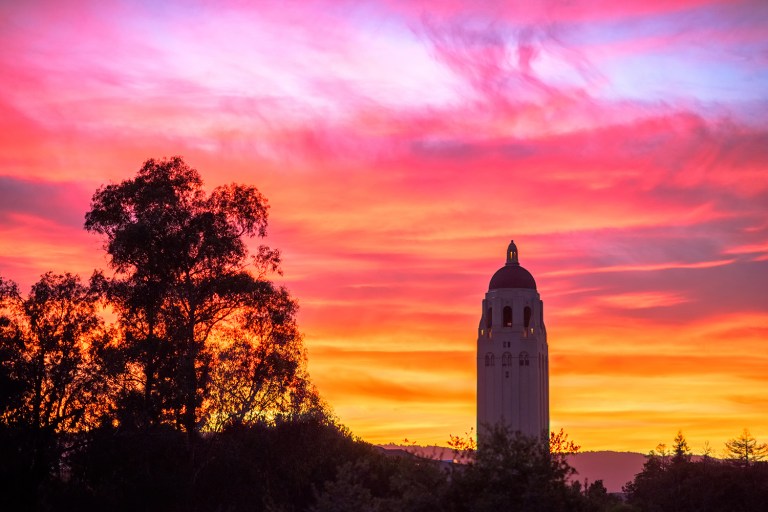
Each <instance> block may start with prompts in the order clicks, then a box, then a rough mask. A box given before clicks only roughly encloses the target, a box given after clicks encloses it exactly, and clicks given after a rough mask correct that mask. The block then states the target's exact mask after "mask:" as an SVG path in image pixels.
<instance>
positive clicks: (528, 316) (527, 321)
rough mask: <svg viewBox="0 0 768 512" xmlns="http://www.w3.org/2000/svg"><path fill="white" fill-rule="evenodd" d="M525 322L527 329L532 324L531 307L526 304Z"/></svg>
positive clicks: (524, 311)
mask: <svg viewBox="0 0 768 512" xmlns="http://www.w3.org/2000/svg"><path fill="white" fill-rule="evenodd" d="M523 324H524V325H525V330H526V331H527V330H528V327H529V326H530V325H531V308H530V307H528V306H525V309H524V310H523Z"/></svg>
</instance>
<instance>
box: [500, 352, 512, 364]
mask: <svg viewBox="0 0 768 512" xmlns="http://www.w3.org/2000/svg"><path fill="white" fill-rule="evenodd" d="M501 366H512V354H510V353H509V352H504V354H503V355H502V356H501Z"/></svg>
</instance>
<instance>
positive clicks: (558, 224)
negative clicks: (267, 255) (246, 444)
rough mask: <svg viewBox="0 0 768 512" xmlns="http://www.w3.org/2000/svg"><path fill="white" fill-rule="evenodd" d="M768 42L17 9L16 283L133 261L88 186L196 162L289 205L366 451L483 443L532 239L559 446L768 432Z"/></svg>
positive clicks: (11, 236)
mask: <svg viewBox="0 0 768 512" xmlns="http://www.w3.org/2000/svg"><path fill="white" fill-rule="evenodd" d="M767 27H768V3H766V2H764V1H746V2H738V1H732V0H720V1H704V0H660V1H654V2H648V1H646V0H643V1H635V0H632V1H622V2H615V1H609V0H604V1H591V2H585V1H576V0H570V1H564V0H563V1H560V0H548V1H526V2H518V1H504V2H501V1H483V0H468V1H461V0H447V1H435V0H431V1H430V0H427V1H424V2H413V1H406V0H380V1H370V2H366V1H345V0H336V1H325V0H307V1H302V2H277V1H274V2H272V1H253V2H249V1H235V0H232V1H217V2H209V1H202V0H201V1H188V2H186V1H185V2H182V1H168V2H154V1H143V2H142V1H124V2H121V1H114V2H102V1H77V0H71V1H69V0H68V1H61V0H57V1H37V0H29V1H25V2H10V1H7V2H0V76H2V79H0V275H1V276H3V277H5V278H10V279H13V280H15V281H16V282H18V283H19V284H20V285H21V286H22V287H23V289H25V290H28V287H29V286H30V285H31V284H32V283H33V282H35V281H36V280H37V278H38V277H39V276H40V274H42V273H43V272H46V271H48V270H54V271H57V272H64V271H70V272H76V273H79V274H81V275H82V276H83V277H87V276H89V275H90V274H91V272H92V271H93V269H95V268H100V269H106V268H107V259H106V257H105V254H104V251H103V250H102V247H103V240H100V239H99V238H98V236H96V235H92V234H88V233H86V232H85V231H84V229H83V221H84V219H83V216H84V214H85V212H86V211H87V210H88V209H89V205H90V198H91V196H92V195H93V193H94V192H95V191H96V189H97V188H98V187H99V186H101V185H104V184H108V183H117V182H120V181H121V180H124V179H128V178H131V177H132V176H134V175H135V173H136V171H138V169H139V168H140V167H141V164H142V163H143V162H144V161H145V160H146V159H148V158H162V157H169V156H173V155H181V156H183V157H184V159H185V161H186V162H187V163H188V164H189V165H191V166H192V167H194V168H196V169H198V170H199V171H200V173H201V174H202V176H203V179H204V180H205V183H206V186H207V187H209V188H213V187H215V186H217V185H221V184H225V183H230V182H239V183H246V184H250V185H255V186H256V187H258V188H259V190H260V191H261V192H262V193H263V194H264V195H265V196H266V197H267V198H268V200H269V204H270V226H269V236H268V238H267V243H269V244H270V245H271V246H273V247H276V248H279V249H281V251H282V255H283V275H282V276H281V277H278V281H279V282H281V283H282V284H284V285H285V286H286V287H288V289H289V290H290V291H291V293H292V294H293V295H294V296H295V297H296V298H297V299H298V301H299V303H300V306H301V311H300V313H299V323H300V327H301V330H302V332H303V333H304V337H305V344H306V346H307V348H308V353H309V371H310V374H311V377H312V379H313V381H314V382H315V384H316V385H317V387H318V389H319V391H320V393H321V394H322V396H323V397H324V398H325V399H326V400H327V401H328V402H329V404H330V405H331V406H332V407H333V410H334V412H335V414H336V415H337V416H338V418H339V420H340V421H341V422H342V423H344V424H345V425H347V426H348V427H349V428H350V429H351V430H352V432H353V433H354V434H356V435H358V436H360V437H362V438H363V439H365V440H367V441H370V442H374V443H387V442H395V443H397V442H402V441H403V440H404V439H408V440H409V441H411V442H417V443H419V444H428V443H438V444H445V443H446V441H447V440H448V438H449V435H451V434H454V435H462V434H464V433H465V432H467V431H469V429H470V428H472V427H474V425H475V385H476V382H475V378H476V377H475V350H476V342H477V327H478V322H479V320H480V315H481V301H482V299H483V297H484V294H485V292H486V291H487V289H488V281H489V280H490V278H491V276H492V275H493V273H494V272H495V271H496V270H497V269H498V268H499V267H501V266H502V265H503V264H504V262H505V250H506V247H507V244H508V243H509V240H510V239H514V240H515V242H516V244H517V246H518V248H519V251H520V262H521V264H522V265H523V266H524V267H525V268H527V269H528V270H529V271H530V272H531V273H532V274H533V276H534V277H535V279H536V282H537V285H538V291H539V293H540V294H541V297H542V299H543V300H544V303H545V323H546V325H547V332H548V342H549V354H550V401H551V402H550V412H551V424H552V428H553V429H555V430H558V429H560V428H563V429H565V431H566V432H568V433H569V435H570V437H571V438H572V439H574V440H575V441H576V442H577V443H579V444H581V445H582V449H583V450H603V449H610V450H632V451H640V452H647V451H648V450H650V449H653V448H654V447H655V446H656V445H657V444H658V443H660V442H666V443H667V444H668V445H669V444H671V441H672V439H673V438H674V436H675V434H676V433H677V431H678V430H682V431H683V433H684V434H685V435H686V437H687V439H688V441H689V444H690V445H691V447H692V448H693V450H694V452H701V450H702V449H703V447H704V445H705V443H707V442H708V443H709V445H710V446H711V447H712V448H714V449H715V451H716V452H719V451H720V450H721V449H722V447H723V443H724V442H725V441H726V440H727V439H729V438H732V437H735V436H737V435H738V434H740V433H741V430H742V429H743V428H744V427H747V428H750V429H751V431H752V433H753V434H754V435H755V436H756V437H757V438H758V439H762V440H763V441H768V398H767V397H768V349H767V348H766V344H767V343H768V28H767ZM257 243H258V242H254V245H255V244H257Z"/></svg>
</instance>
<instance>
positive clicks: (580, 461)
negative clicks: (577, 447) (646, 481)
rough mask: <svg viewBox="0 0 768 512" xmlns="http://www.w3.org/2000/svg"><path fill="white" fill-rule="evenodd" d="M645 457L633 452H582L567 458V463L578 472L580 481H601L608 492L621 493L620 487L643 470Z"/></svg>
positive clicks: (577, 477) (577, 476)
mask: <svg viewBox="0 0 768 512" xmlns="http://www.w3.org/2000/svg"><path fill="white" fill-rule="evenodd" d="M644 462H645V455H643V454H642V453H634V452H610V451H605V452H583V453H577V454H576V455H569V456H568V463H569V464H570V465H571V466H573V468H574V469H575V470H576V471H578V474H577V475H576V479H578V480H579V481H581V482H582V483H583V482H584V480H585V479H586V480H588V481H589V482H594V481H595V480H602V481H603V485H605V488H606V489H608V492H621V487H622V486H623V485H624V484H626V483H627V482H630V481H632V480H634V479H635V475H636V474H638V473H639V472H640V471H642V469H643V463H644Z"/></svg>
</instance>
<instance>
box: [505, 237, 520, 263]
mask: <svg viewBox="0 0 768 512" xmlns="http://www.w3.org/2000/svg"><path fill="white" fill-rule="evenodd" d="M519 264H520V262H519V261H518V260H517V246H516V245H515V241H514V240H510V241H509V247H507V265H519Z"/></svg>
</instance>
